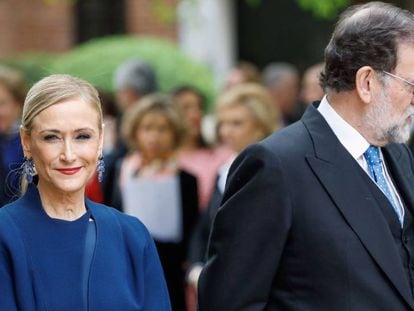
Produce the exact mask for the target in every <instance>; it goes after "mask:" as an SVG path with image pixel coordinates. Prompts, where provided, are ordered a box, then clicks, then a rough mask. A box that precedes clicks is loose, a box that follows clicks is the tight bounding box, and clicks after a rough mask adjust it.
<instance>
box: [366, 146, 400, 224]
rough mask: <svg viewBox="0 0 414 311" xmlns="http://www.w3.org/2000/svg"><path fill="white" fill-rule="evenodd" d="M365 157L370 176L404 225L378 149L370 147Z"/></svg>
mask: <svg viewBox="0 0 414 311" xmlns="http://www.w3.org/2000/svg"><path fill="white" fill-rule="evenodd" d="M364 157H365V159H366V160H367V164H368V171H369V174H370V175H371V177H372V178H373V179H374V180H375V182H376V183H377V185H378V187H379V188H380V189H381V190H382V192H383V193H384V194H385V196H386V197H387V198H388V200H389V201H390V203H391V205H392V207H393V208H394V211H395V213H396V214H397V217H398V220H399V221H400V223H401V225H402V224H403V215H402V212H401V210H400V209H399V207H398V205H397V203H396V202H395V200H394V198H393V196H392V194H391V191H390V187H389V185H388V182H387V180H386V179H385V177H384V174H383V172H382V165H381V162H382V160H381V157H380V153H379V149H378V147H375V146H369V148H368V149H367V151H365V153H364Z"/></svg>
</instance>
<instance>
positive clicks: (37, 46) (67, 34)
mask: <svg viewBox="0 0 414 311" xmlns="http://www.w3.org/2000/svg"><path fill="white" fill-rule="evenodd" d="M78 1H83V0H78ZM124 1H125V8H126V12H125V19H126V20H125V24H126V27H125V29H126V31H127V33H134V34H139V35H151V36H157V37H162V38H167V39H171V40H176V39H177V29H176V24H175V21H173V22H165V21H164V22H163V21H162V20H160V17H159V15H158V14H157V13H156V3H157V1H159V2H161V3H164V5H167V6H169V7H170V8H171V10H172V11H173V10H175V5H176V2H177V0H124ZM70 2H73V1H69V0H0V58H4V57H7V56H12V55H14V54H16V53H19V52H27V51H46V52H62V51H66V50H69V49H70V48H71V47H72V46H73V45H74V44H75V42H76V38H75V36H76V24H75V23H76V19H75V18H74V14H75V8H74V6H73V5H71V4H70Z"/></svg>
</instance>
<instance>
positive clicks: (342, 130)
mask: <svg viewBox="0 0 414 311" xmlns="http://www.w3.org/2000/svg"><path fill="white" fill-rule="evenodd" d="M318 111H319V112H320V113H321V115H322V116H323V117H324V119H325V120H326V122H327V123H328V124H329V126H330V127H331V129H332V131H333V132H334V133H335V135H336V137H337V138H338V139H339V141H340V142H341V144H342V145H343V146H344V147H345V149H346V150H347V151H348V152H349V153H350V154H351V155H352V157H353V158H354V159H358V158H360V157H361V156H362V155H363V154H364V152H365V151H366V150H367V149H368V147H369V143H368V141H367V140H366V139H365V138H364V137H363V136H362V135H361V134H360V133H359V132H358V131H357V130H356V129H354V128H353V127H352V126H351V125H350V124H349V123H348V122H346V121H345V120H344V119H343V118H342V117H341V116H340V115H339V114H338V113H337V112H336V111H335V109H334V108H332V106H331V105H330V104H329V102H328V99H327V97H326V95H325V96H324V97H323V99H322V101H321V103H320V104H319V107H318Z"/></svg>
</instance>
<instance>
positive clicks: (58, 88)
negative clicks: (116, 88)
mask: <svg viewBox="0 0 414 311" xmlns="http://www.w3.org/2000/svg"><path fill="white" fill-rule="evenodd" d="M71 99H81V100H83V101H85V102H86V103H91V104H92V105H93V106H94V107H95V109H96V111H97V112H98V118H99V129H102V119H103V117H102V108H101V101H100V99H99V95H98V92H97V90H96V89H95V88H94V87H93V86H92V85H91V84H90V83H89V82H87V81H85V80H82V79H79V78H76V77H73V76H70V75H66V74H54V75H50V76H48V77H45V78H43V79H41V80H40V81H38V82H37V83H35V84H34V85H33V86H32V88H31V89H30V90H29V92H28V93H27V96H26V99H25V101H24V105H23V113H22V127H23V128H24V129H25V130H26V132H27V133H28V134H30V131H31V129H32V123H33V119H34V118H35V117H36V116H37V115H38V114H39V113H41V112H42V111H43V110H45V109H46V108H48V107H50V106H52V105H55V104H58V103H61V102H63V101H67V100H71Z"/></svg>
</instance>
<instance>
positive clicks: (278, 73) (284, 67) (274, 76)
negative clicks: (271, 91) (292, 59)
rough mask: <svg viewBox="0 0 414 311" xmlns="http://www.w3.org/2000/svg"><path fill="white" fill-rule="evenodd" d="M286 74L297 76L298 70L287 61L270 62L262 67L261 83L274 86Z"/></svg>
mask: <svg viewBox="0 0 414 311" xmlns="http://www.w3.org/2000/svg"><path fill="white" fill-rule="evenodd" d="M286 75H289V76H296V77H299V71H298V69H297V68H296V67H295V66H294V65H292V64H289V63H284V62H280V63H270V64H268V65H267V66H266V67H265V68H264V69H263V73H262V82H263V85H264V86H266V87H271V86H275V85H277V84H279V83H280V82H281V81H282V80H283V78H284V77H285V76H286Z"/></svg>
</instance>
